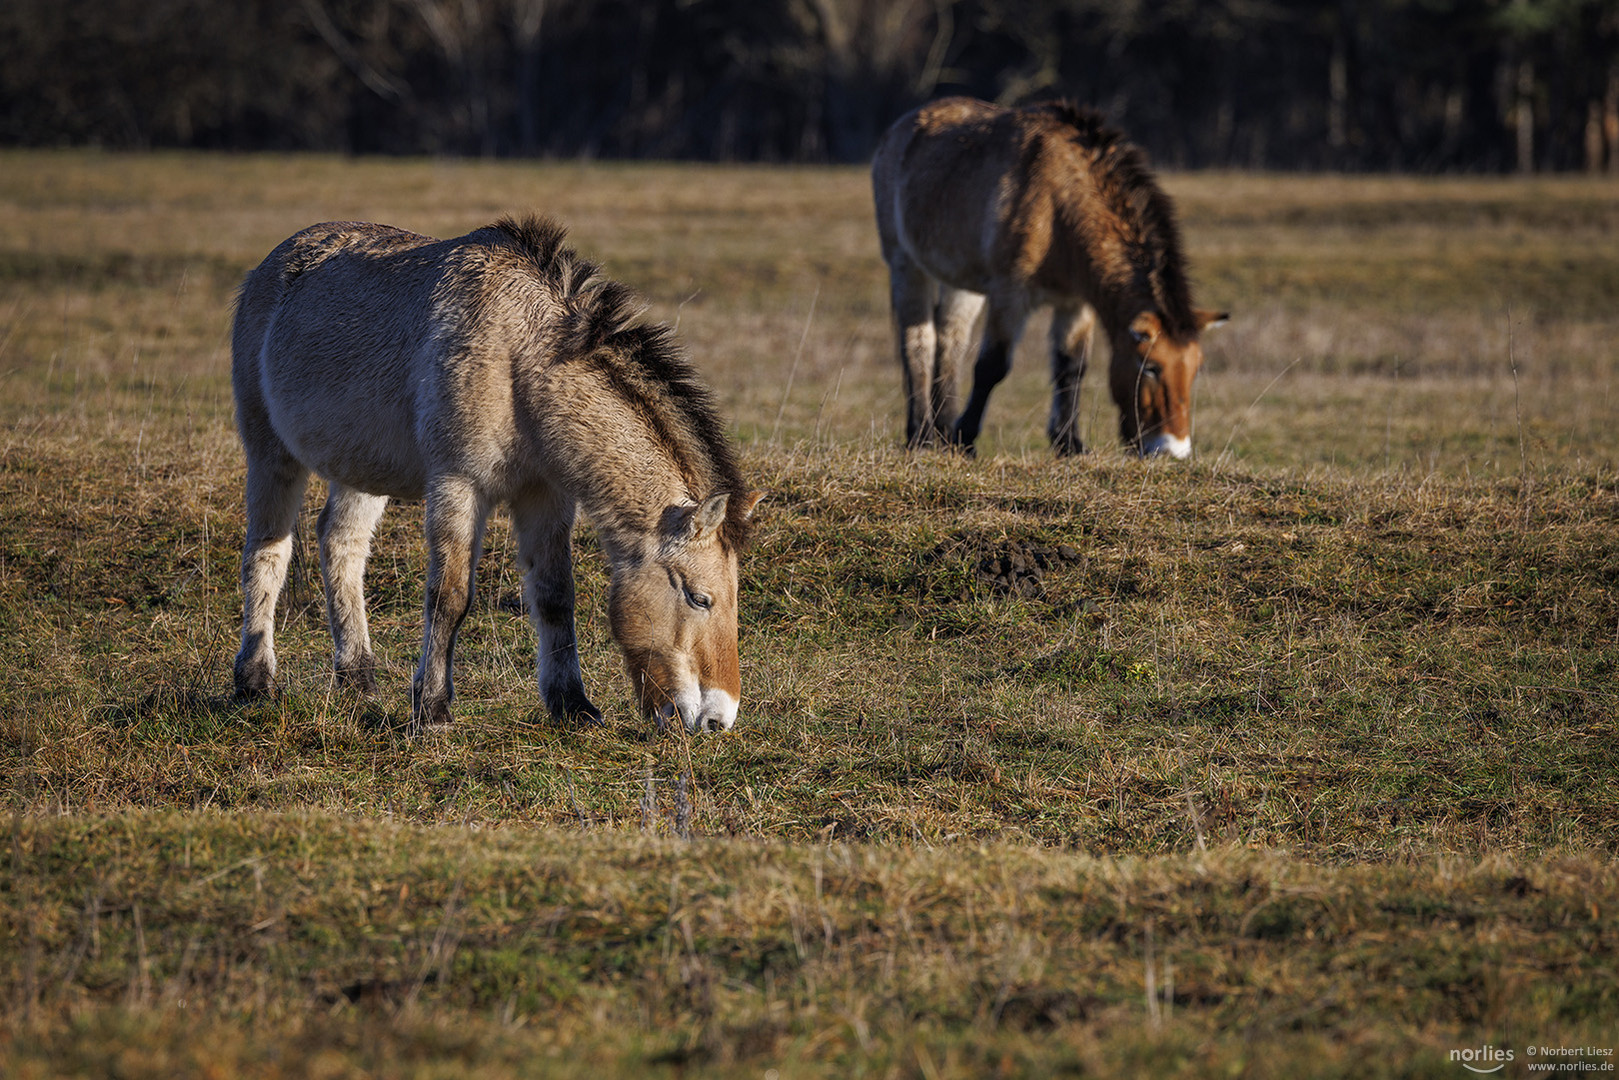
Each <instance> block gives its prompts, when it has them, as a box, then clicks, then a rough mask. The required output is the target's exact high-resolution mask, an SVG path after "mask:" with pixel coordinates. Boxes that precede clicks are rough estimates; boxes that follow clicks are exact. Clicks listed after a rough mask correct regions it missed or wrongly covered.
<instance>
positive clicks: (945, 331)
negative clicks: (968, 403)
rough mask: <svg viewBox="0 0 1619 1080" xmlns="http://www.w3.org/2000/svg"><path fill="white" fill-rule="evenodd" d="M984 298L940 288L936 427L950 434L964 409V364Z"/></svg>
mask: <svg viewBox="0 0 1619 1080" xmlns="http://www.w3.org/2000/svg"><path fill="white" fill-rule="evenodd" d="M983 313H984V298H983V296H982V295H980V294H978V293H975V292H968V291H967V290H965V289H955V288H951V287H949V286H943V287H941V288H940V290H939V314H938V336H939V342H938V361H937V366H936V367H935V368H934V371H933V430H934V431H935V432H936V433H937V434H938V437H939V438H940V439H941V440H947V439H949V438H950V435H951V432H952V431H953V430H954V428H955V424H956V416H957V414H958V413H959V412H960V411H961V367H962V364H963V363H964V362H965V361H966V359H967V352H968V350H970V349H971V348H972V345H973V338H974V335H975V334H976V333H977V331H978V319H979V316H981V315H982V314H983Z"/></svg>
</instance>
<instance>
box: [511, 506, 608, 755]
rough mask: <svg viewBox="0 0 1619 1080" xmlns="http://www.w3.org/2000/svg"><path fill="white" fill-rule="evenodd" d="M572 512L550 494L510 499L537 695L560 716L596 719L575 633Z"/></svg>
mask: <svg viewBox="0 0 1619 1080" xmlns="http://www.w3.org/2000/svg"><path fill="white" fill-rule="evenodd" d="M573 515H574V508H573V505H572V504H571V503H569V502H568V501H567V500H565V499H563V498H561V497H560V496H557V495H555V494H551V493H548V494H546V495H544V496H536V497H531V498H519V499H515V500H513V501H512V524H513V525H514V526H515V527H516V529H517V564H518V566H519V567H520V568H521V571H522V574H523V606H524V607H526V608H528V615H529V619H530V620H531V621H532V622H533V624H534V636H535V639H536V642H537V645H536V648H535V670H536V672H537V674H538V677H539V683H540V697H541V699H542V700H543V701H544V702H545V707H546V708H547V709H549V710H550V712H551V715H552V716H553V717H555V718H556V719H558V720H562V721H569V720H579V721H587V722H591V723H600V722H601V718H602V714H601V710H600V709H598V708H596V706H595V705H593V704H591V701H590V698H589V696H588V695H586V693H585V680H584V676H583V675H582V674H581V673H580V671H579V641H578V638H577V637H576V636H575V633H574V615H573V612H574V592H573Z"/></svg>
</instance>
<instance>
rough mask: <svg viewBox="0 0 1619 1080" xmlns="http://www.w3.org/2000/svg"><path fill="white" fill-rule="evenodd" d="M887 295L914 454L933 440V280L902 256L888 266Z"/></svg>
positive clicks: (908, 443) (907, 433)
mask: <svg viewBox="0 0 1619 1080" xmlns="http://www.w3.org/2000/svg"><path fill="white" fill-rule="evenodd" d="M888 285H889V295H890V298H891V299H892V301H893V306H894V330H895V334H896V336H897V337H898V339H899V362H900V367H901V368H902V369H903V370H904V372H905V445H906V446H908V447H909V448H911V449H913V450H915V449H917V448H919V447H923V446H931V445H933V444H934V442H935V441H936V439H937V432H936V431H935V429H934V418H935V416H936V415H937V410H936V409H935V407H934V404H933V392H934V380H935V372H936V370H937V367H936V362H937V361H936V355H935V353H936V349H937V344H938V335H937V332H936V331H935V329H934V325H933V298H934V293H935V291H936V289H935V286H934V283H933V279H932V278H930V277H928V275H927V274H926V273H924V272H923V271H922V269H921V267H919V266H917V265H916V264H915V263H913V262H911V261H910V259H908V258H907V257H906V256H905V255H904V254H903V253H901V252H894V253H893V255H892V258H891V260H890V262H889V265H888Z"/></svg>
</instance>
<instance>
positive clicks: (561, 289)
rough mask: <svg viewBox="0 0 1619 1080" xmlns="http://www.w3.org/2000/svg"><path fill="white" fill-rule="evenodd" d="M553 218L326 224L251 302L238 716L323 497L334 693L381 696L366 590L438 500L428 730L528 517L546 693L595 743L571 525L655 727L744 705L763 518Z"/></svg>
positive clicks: (627, 308)
mask: <svg viewBox="0 0 1619 1080" xmlns="http://www.w3.org/2000/svg"><path fill="white" fill-rule="evenodd" d="M564 235H565V234H564V231H563V229H562V228H560V227H559V226H557V225H555V224H554V223H552V222H549V221H546V220H544V219H537V218H527V219H523V220H512V219H505V220H502V221H500V222H499V223H497V224H495V225H491V226H489V227H487V228H483V229H479V230H477V231H476V232H473V233H469V234H468V235H466V236H463V237H460V238H458V239H454V240H435V239H432V238H431V237H426V236H418V235H416V234H414V233H409V232H405V231H402V230H400V229H395V228H391V227H389V226H386V225H373V224H363V223H353V222H337V223H328V224H323V225H315V226H313V227H311V228H308V229H305V230H304V231H303V232H300V233H298V234H297V235H295V236H293V237H291V238H289V239H288V240H286V241H285V242H283V243H282V244H281V245H280V246H279V247H277V248H276V249H275V250H274V251H273V252H271V253H270V255H269V257H268V258H266V259H265V260H264V262H263V263H262V264H260V266H259V267H258V268H257V269H256V270H254V271H253V272H252V273H250V274H249V275H248V277H247V280H246V281H245V282H244V283H243V285H242V289H241V295H240V298H239V301H238V304H237V309H236V321H235V329H234V338H233V342H232V350H233V363H232V383H233V386H234V389H235V396H236V420H237V426H238V428H239V430H240V432H241V438H242V446H243V449H244V450H245V451H246V455H247V537H246V543H245V545H244V549H243V552H242V593H243V618H242V647H241V652H240V653H239V654H238V655H237V657H236V667H235V681H236V690H237V693H238V694H240V695H244V696H251V695H254V694H259V693H263V692H265V691H266V690H269V689H270V688H271V684H272V682H273V681H274V678H275V674H276V660H275V646H274V629H275V607H276V599H277V596H278V595H279V593H280V591H281V587H282V583H283V581H284V580H285V577H286V572H287V562H288V558H289V556H290V554H291V551H292V532H293V527H294V524H295V522H296V519H297V516H298V513H299V508H300V506H301V505H302V501H303V493H304V486H305V484H306V482H307V480H308V477H309V474H310V473H311V472H313V473H316V474H318V475H319V476H321V477H323V478H325V480H326V481H327V483H328V485H329V491H328V494H327V498H326V506H325V509H324V510H322V511H321V514H320V519H319V526H318V531H319V535H320V562H321V570H322V574H323V577H324V579H325V588H326V610H327V617H328V622H329V624H330V626H331V632H332V638H333V641H334V645H335V652H336V668H337V676H338V679H339V681H340V682H343V683H346V684H350V685H353V686H356V687H359V688H361V689H363V690H366V691H370V690H371V689H372V688H373V685H374V674H373V673H374V669H375V661H374V659H373V656H372V651H371V640H370V635H369V631H368V629H367V625H366V611H365V596H364V591H363V584H362V579H363V575H364V572H365V563H366V559H367V556H368V555H369V553H370V547H371V537H372V533H373V531H374V530H375V528H376V525H377V522H378V520H379V519H380V518H381V516H382V511H383V508H384V507H385V506H386V505H387V502H388V500H389V499H390V498H395V499H416V498H425V500H426V533H427V549H428V567H427V602H426V614H425V629H424V632H423V636H422V655H421V662H420V664H419V665H418V666H417V668H416V674H415V678H414V680H413V683H412V689H411V721H412V728H413V729H414V730H420V729H421V728H423V727H434V726H439V725H443V724H445V723H447V722H448V721H449V718H450V702H451V699H452V698H453V696H454V682H453V669H452V659H453V654H454V651H455V638H456V631H457V629H458V628H459V627H460V625H461V621H462V619H464V618H465V617H466V614H467V611H468V609H469V608H470V606H471V603H472V593H473V584H474V582H475V580H476V577H477V566H478V558H479V554H480V551H481V548H482V542H483V535H484V525H485V522H486V520H487V518H488V515H489V513H490V511H491V510H492V509H493V508H494V507H496V506H497V505H500V504H502V503H507V504H510V506H511V515H512V525H513V530H514V532H515V534H516V539H517V563H518V567H519V569H520V571H521V573H522V579H523V601H524V606H525V607H526V608H527V610H528V613H529V616H530V619H531V620H532V622H533V624H534V630H535V632H536V634H537V636H538V639H539V640H538V650H537V653H538V659H537V667H538V678H539V688H540V694H541V696H542V697H543V699H544V701H545V704H546V706H547V707H548V708H549V710H550V712H551V714H552V715H553V716H555V717H557V718H559V719H571V720H585V721H600V720H601V711H600V710H599V709H597V707H596V706H595V705H593V704H592V703H591V701H590V698H589V697H588V696H587V695H586V693H585V686H584V681H583V679H582V677H581V675H580V669H579V654H578V648H577V644H576V640H575V636H574V581H573V552H572V536H573V526H574V515H575V512H576V509H582V510H583V511H584V513H585V515H586V517H587V518H588V519H589V521H590V522H591V523H592V524H593V525H594V527H595V528H596V530H597V532H598V534H599V536H600V540H601V545H602V549H603V550H604V552H605V553H606V556H607V561H608V563H609V566H610V568H611V569H610V574H611V584H610V593H609V602H608V614H609V620H610V624H611V628H612V633H613V637H614V638H615V639H616V640H617V642H618V644H619V646H620V647H621V648H622V649H623V652H624V657H625V665H626V667H627V669H628V672H629V676H630V679H631V682H632V684H633V686H634V688H635V691H636V694H637V696H638V698H639V702H640V707H641V709H642V711H643V713H644V714H646V715H648V716H650V717H654V718H656V720H657V721H658V724H659V726H660V727H661V726H663V725H664V724H665V723H667V722H670V721H673V720H675V719H677V718H678V719H679V720H680V721H681V722H683V723H684V724H685V726H686V727H687V728H688V729H690V730H693V731H696V730H723V729H728V728H730V727H731V725H732V724H733V723H734V722H735V719H736V713H737V703H738V700H739V698H740V696H741V679H740V673H739V670H738V663H737V553H738V551H739V550H740V549H741V546H742V544H743V542H744V539H745V536H746V534H747V532H748V528H749V524H750V519H751V517H752V513H753V508H754V504H755V503H756V502H757V501H758V498H759V496H758V494H757V493H753V492H750V491H749V490H748V488H747V487H746V486H745V485H744V484H743V482H742V479H741V476H740V474H739V472H738V469H737V464H736V457H735V454H734V452H733V450H732V448H731V446H730V443H729V442H728V440H727V437H726V434H725V431H724V427H723V424H722V423H721V421H720V419H719V416H718V414H717V412H716V411H715V408H714V405H713V403H712V401H711V398H710V395H709V392H708V390H707V389H706V388H705V387H704V386H703V384H702V383H701V382H700V380H699V379H698V377H697V375H696V373H695V371H694V370H693V369H692V367H691V366H690V364H689V363H688V362H687V361H686V360H685V359H683V358H682V357H681V356H680V354H679V352H678V350H677V349H676V348H675V346H674V344H673V341H672V339H671V337H670V334H669V332H668V331H667V330H666V329H665V328H664V327H661V326H648V325H637V324H636V323H635V321H634V320H635V317H636V316H637V315H639V313H640V311H641V305H640V304H639V303H637V302H636V301H635V300H634V298H633V296H632V294H631V293H630V291H629V290H628V289H627V288H625V287H624V286H622V285H619V284H616V283H613V282H607V281H603V280H602V279H600V278H599V277H598V276H597V267H596V266H595V265H593V264H592V263H590V262H587V261H585V260H583V259H581V258H580V257H578V256H577V255H576V254H575V253H574V252H573V251H572V250H571V249H569V248H566V247H564V246H563V241H564Z"/></svg>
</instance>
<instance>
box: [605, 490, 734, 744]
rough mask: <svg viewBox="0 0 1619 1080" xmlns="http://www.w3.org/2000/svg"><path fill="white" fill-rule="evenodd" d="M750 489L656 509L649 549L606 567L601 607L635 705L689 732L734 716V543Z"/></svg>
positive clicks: (725, 723)
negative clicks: (606, 590)
mask: <svg viewBox="0 0 1619 1080" xmlns="http://www.w3.org/2000/svg"><path fill="white" fill-rule="evenodd" d="M759 498H760V495H759V493H757V492H754V493H751V494H748V495H745V496H742V497H741V498H740V499H739V500H736V502H737V503H738V504H739V505H733V504H732V503H733V500H732V499H731V496H730V495H728V494H724V493H722V494H719V495H713V496H710V497H709V498H707V499H705V500H703V502H701V503H698V504H695V505H685V506H671V507H669V508H668V509H667V510H665V511H664V514H663V520H662V522H661V523H660V525H659V536H658V538H657V543H656V545H655V548H654V550H653V551H652V553H651V554H650V555H649V556H648V557H645V558H641V559H639V560H625V562H624V564H623V565H621V566H616V567H615V568H614V570H613V582H612V589H611V595H610V597H609V599H608V604H607V613H608V619H609V621H610V623H611V625H612V630H613V639H614V640H615V641H617V642H618V644H619V647H620V648H622V649H623V650H624V665H625V668H626V669H627V670H628V671H629V675H630V682H631V684H632V685H634V687H635V690H636V694H637V695H638V696H639V698H640V701H641V711H642V713H643V714H645V715H647V716H650V717H654V718H656V720H657V721H658V726H659V727H660V728H661V727H662V726H663V725H665V724H667V723H668V722H669V721H670V720H673V719H675V718H676V717H679V719H680V721H681V722H682V723H684V724H685V725H686V729H687V730H688V731H726V730H729V729H730V727H731V725H732V724H734V723H736V710H737V704H738V702H739V701H740V699H741V695H742V676H741V671H740V668H739V665H738V662H737V650H736V594H737V547H736V543H735V542H734V535H735V533H736V531H737V530H735V529H734V528H731V529H728V528H727V527H726V525H727V521H726V518H727V514H729V515H730V517H731V519H732V522H733V525H734V524H735V523H740V522H746V521H747V520H748V519H749V518H750V517H751V516H752V514H753V507H754V505H755V504H756V503H757V502H758V501H759Z"/></svg>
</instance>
